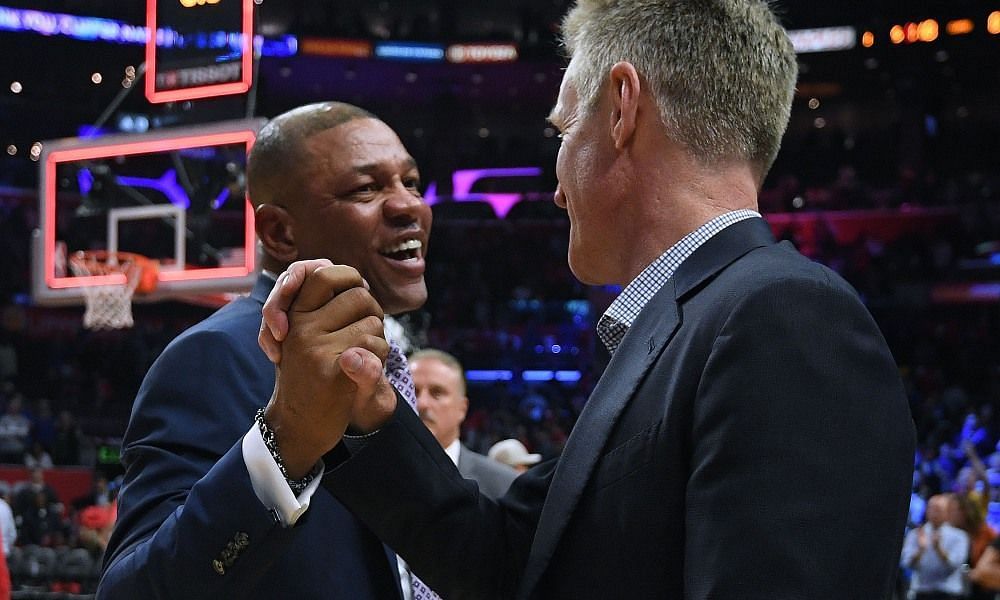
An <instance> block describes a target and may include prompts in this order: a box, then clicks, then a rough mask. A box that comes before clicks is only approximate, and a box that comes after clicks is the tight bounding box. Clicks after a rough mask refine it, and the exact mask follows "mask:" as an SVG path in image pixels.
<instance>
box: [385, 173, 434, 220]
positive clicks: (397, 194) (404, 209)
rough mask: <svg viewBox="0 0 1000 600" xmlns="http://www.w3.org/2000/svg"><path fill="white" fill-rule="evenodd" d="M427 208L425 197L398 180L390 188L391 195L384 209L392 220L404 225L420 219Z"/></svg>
mask: <svg viewBox="0 0 1000 600" xmlns="http://www.w3.org/2000/svg"><path fill="white" fill-rule="evenodd" d="M425 210H427V205H426V204H425V203H424V199H423V198H421V197H420V196H419V195H416V194H414V192H413V190H411V189H409V188H407V187H406V186H405V185H404V184H403V183H402V182H397V183H396V185H394V186H393V187H392V189H391V190H389V197H388V198H387V199H386V201H385V204H384V205H383V211H384V212H385V215H386V217H387V218H388V219H389V220H390V221H393V222H401V223H402V224H404V225H405V224H409V223H413V222H415V221H418V220H419V219H420V216H421V213H422V212H423V211H425Z"/></svg>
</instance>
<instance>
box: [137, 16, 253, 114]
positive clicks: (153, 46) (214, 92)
mask: <svg viewBox="0 0 1000 600" xmlns="http://www.w3.org/2000/svg"><path fill="white" fill-rule="evenodd" d="M253 6H254V3H253V0H146V31H147V37H146V98H147V99H148V100H149V101H150V102H154V103H160V102H175V101H178V100H194V99H198V98H209V97H213V96H224V95H230V94H242V93H245V92H246V91H247V90H249V89H250V80H251V76H252V69H251V59H252V57H253V50H252V42H253Z"/></svg>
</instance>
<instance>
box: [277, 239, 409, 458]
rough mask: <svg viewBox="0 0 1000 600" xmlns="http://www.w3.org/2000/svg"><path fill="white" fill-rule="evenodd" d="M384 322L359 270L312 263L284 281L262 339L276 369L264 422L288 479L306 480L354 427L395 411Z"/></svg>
mask: <svg viewBox="0 0 1000 600" xmlns="http://www.w3.org/2000/svg"><path fill="white" fill-rule="evenodd" d="M383 317H384V315H383V312H382V308H381V307H380V306H379V304H378V302H376V301H375V299H374V298H373V297H372V295H371V294H370V293H369V290H368V287H367V284H366V283H365V281H364V279H363V278H362V277H361V275H360V274H359V273H358V271H357V270H356V269H354V268H353V267H348V266H344V265H334V264H333V263H331V262H330V261H329V260H326V259H318V260H306V261H299V262H296V263H293V264H292V265H290V266H289V267H288V269H287V270H286V271H285V272H284V273H283V274H282V275H281V276H279V277H278V281H277V284H276V285H275V286H274V289H273V290H272V291H271V294H270V296H268V298H267V302H266V303H265V304H264V311H263V321H262V323H261V329H260V334H259V336H258V341H259V342H260V346H261V348H262V349H263V350H264V352H265V353H266V354H267V356H268V358H270V359H271V362H273V363H274V364H275V365H276V368H277V373H276V375H277V376H276V380H275V386H274V394H273V395H272V396H271V400H270V402H268V405H267V408H266V409H265V413H264V415H265V416H264V418H265V420H266V421H267V423H268V426H269V427H270V428H271V429H272V430H273V431H274V434H275V440H276V441H277V444H278V451H279V452H280V454H281V457H282V459H283V460H284V462H285V468H286V469H287V471H288V476H289V477H291V478H299V477H303V476H305V475H306V474H307V473H308V472H309V471H310V470H311V469H312V468H313V466H314V465H315V464H316V463H317V461H319V459H320V458H321V457H322V456H323V455H324V454H326V453H327V452H329V451H330V450H331V449H333V447H334V446H336V445H337V443H338V442H340V440H341V438H342V437H343V435H344V433H345V431H346V430H347V428H348V427H350V428H351V429H352V431H356V432H357V433H362V434H363V433H368V432H371V431H374V430H376V429H378V428H379V427H381V426H382V425H383V424H384V423H385V422H386V421H387V420H388V419H389V417H390V416H391V415H392V413H393V411H394V410H395V408H396V395H395V392H394V391H393V388H392V386H391V385H390V384H389V382H388V381H387V380H386V377H385V371H384V368H383V363H384V362H385V359H386V357H387V356H388V354H389V344H388V342H386V340H385V334H384V329H383V324H382V319H383Z"/></svg>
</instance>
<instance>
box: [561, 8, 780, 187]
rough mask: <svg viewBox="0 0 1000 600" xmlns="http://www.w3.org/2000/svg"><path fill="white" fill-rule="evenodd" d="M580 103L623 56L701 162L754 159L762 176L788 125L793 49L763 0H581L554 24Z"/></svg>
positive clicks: (671, 131)
mask: <svg viewBox="0 0 1000 600" xmlns="http://www.w3.org/2000/svg"><path fill="white" fill-rule="evenodd" d="M562 33H563V44H564V46H565V48H566V51H567V54H568V55H569V56H570V58H571V59H573V60H572V69H573V70H572V72H571V73H567V77H572V82H573V83H574V85H575V86H576V90H577V93H578V94H579V97H580V105H581V107H582V108H583V110H584V111H586V112H590V111H592V110H593V109H594V108H595V106H596V103H597V99H598V96H599V92H600V90H601V87H602V86H603V85H604V84H605V82H606V81H607V77H608V72H609V71H610V70H611V67H612V66H614V65H615V64H616V63H617V62H619V61H628V62H630V63H631V64H632V65H633V66H634V67H635V68H636V70H637V71H638V73H639V75H640V77H642V78H643V79H644V80H645V83H647V85H649V89H650V91H651V93H652V95H653V97H654V98H655V99H656V104H657V106H658V107H659V110H660V118H661V120H662V121H663V123H664V125H665V126H666V128H667V133H668V135H670V136H671V137H672V138H674V139H675V140H677V141H679V142H681V143H683V144H685V145H686V146H687V147H688V148H689V149H690V150H691V152H692V153H693V154H694V155H695V156H696V157H697V158H699V159H700V160H701V161H702V162H704V163H706V164H714V163H718V162H721V161H725V160H727V159H733V158H736V159H741V160H749V161H752V162H753V163H754V164H755V165H756V166H758V167H759V168H760V175H761V179H763V176H764V174H766V173H767V171H768V169H770V167H771V165H772V164H773V162H774V158H775V156H777V154H778V148H779V147H780V145H781V137H782V136H783V135H784V132H785V128H786V127H787V126H788V119H789V115H790V114H791V104H792V97H793V95H794V91H795V81H796V78H797V75H798V65H797V62H796V58H795V50H794V48H793V47H792V43H791V41H790V40H789V39H788V35H787V33H786V32H785V30H784V28H783V27H782V26H781V25H780V24H779V23H778V20H777V18H776V17H775V15H774V13H773V12H772V10H771V6H770V4H769V2H768V1H767V0H579V1H578V2H577V4H576V6H575V7H574V8H573V9H572V10H570V12H569V13H568V14H567V15H566V17H565V18H564V20H563V24H562Z"/></svg>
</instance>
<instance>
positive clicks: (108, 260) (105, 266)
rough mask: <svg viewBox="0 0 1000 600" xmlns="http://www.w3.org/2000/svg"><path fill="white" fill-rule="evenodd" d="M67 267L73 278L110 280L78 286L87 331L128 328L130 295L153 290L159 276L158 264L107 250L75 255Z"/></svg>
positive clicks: (80, 252)
mask: <svg viewBox="0 0 1000 600" xmlns="http://www.w3.org/2000/svg"><path fill="white" fill-rule="evenodd" d="M69 266H70V268H71V269H72V271H73V275H75V276H76V277H101V278H105V279H109V278H110V279H112V281H110V282H109V281H102V282H93V283H87V284H85V285H83V286H82V287H81V289H82V290H83V298H84V301H85V303H86V306H87V310H86V312H85V313H84V315H83V326H84V327H86V328H87V329H122V328H125V327H132V325H133V324H134V321H133V320H132V296H133V294H148V293H149V292H152V291H153V290H155V289H156V282H157V275H158V273H159V263H158V262H157V261H155V260H151V259H149V258H146V257H145V256H142V255H139V254H134V253H132V252H108V251H107V250H81V251H79V252H75V253H74V254H72V255H71V256H70V257H69ZM116 276H117V277H116Z"/></svg>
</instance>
